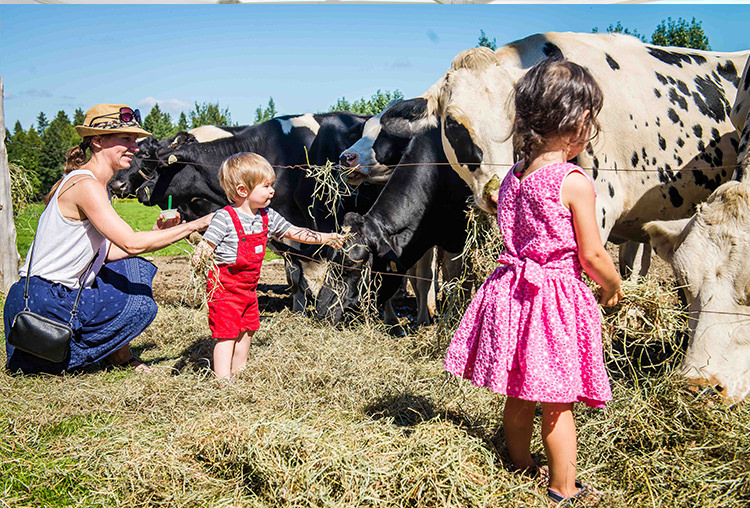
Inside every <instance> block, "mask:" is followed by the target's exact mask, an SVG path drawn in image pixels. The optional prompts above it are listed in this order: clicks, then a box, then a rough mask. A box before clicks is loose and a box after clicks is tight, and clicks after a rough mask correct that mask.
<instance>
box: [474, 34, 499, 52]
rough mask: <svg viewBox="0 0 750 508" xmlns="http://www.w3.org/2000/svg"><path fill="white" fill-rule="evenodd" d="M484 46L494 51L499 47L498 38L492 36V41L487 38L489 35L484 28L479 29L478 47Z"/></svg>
mask: <svg viewBox="0 0 750 508" xmlns="http://www.w3.org/2000/svg"><path fill="white" fill-rule="evenodd" d="M480 46H484V47H485V48H490V49H491V50H492V51H495V50H496V49H497V39H496V38H495V37H493V38H492V41H490V40H489V38H487V35H486V34H485V33H484V30H479V40H478V41H477V47H480Z"/></svg>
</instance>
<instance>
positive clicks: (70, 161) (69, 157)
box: [44, 136, 93, 205]
mask: <svg viewBox="0 0 750 508" xmlns="http://www.w3.org/2000/svg"><path fill="white" fill-rule="evenodd" d="M92 137H93V136H87V137H85V138H83V141H81V144H80V145H76V146H74V147H73V148H68V153H67V154H66V155H65V168H64V169H63V176H65V175H67V174H68V173H70V172H71V171H73V170H74V169H78V168H80V167H81V166H83V165H84V163H85V162H86V150H87V149H88V148H90V147H91V138H92ZM60 182H62V178H60V179H59V180H58V181H57V182H55V184H54V185H53V186H52V188H51V189H50V190H49V192H48V193H47V195H46V196H45V197H44V204H45V205H46V204H47V203H49V201H50V199H52V196H54V195H55V191H56V190H57V187H59V186H60Z"/></svg>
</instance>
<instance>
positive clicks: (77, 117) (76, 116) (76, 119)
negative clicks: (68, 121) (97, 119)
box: [73, 108, 86, 126]
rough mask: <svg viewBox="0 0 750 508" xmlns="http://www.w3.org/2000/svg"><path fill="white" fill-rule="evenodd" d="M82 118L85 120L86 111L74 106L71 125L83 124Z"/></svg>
mask: <svg viewBox="0 0 750 508" xmlns="http://www.w3.org/2000/svg"><path fill="white" fill-rule="evenodd" d="M84 120H86V113H84V112H83V110H82V109H81V108H76V110H75V112H74V113H73V126H76V125H83V122H84Z"/></svg>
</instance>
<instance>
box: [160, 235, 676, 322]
mask: <svg viewBox="0 0 750 508" xmlns="http://www.w3.org/2000/svg"><path fill="white" fill-rule="evenodd" d="M607 250H608V252H609V253H610V255H611V256H612V259H613V260H614V261H615V266H617V259H618V256H617V246H616V245H612V244H609V243H608V244H607ZM150 261H151V262H152V263H154V264H155V265H156V266H157V267H158V268H159V271H158V272H157V274H156V278H155V279H154V297H155V299H156V301H157V302H159V303H160V304H173V305H188V306H191V307H199V306H200V305H201V303H202V301H203V297H204V290H205V287H203V288H200V287H198V286H197V285H196V282H195V281H191V277H190V273H191V272H190V270H191V269H190V264H189V259H188V257H187V256H166V257H153V258H150ZM649 274H650V275H651V276H655V277H656V278H657V279H659V280H671V279H672V277H673V275H672V268H671V267H670V266H669V264H667V263H666V262H665V261H664V260H662V259H661V258H659V257H658V256H656V255H655V254H654V255H652V257H651V268H650V269H649ZM258 302H259V304H260V310H261V314H272V313H275V312H278V311H280V310H281V309H284V308H291V306H292V297H291V293H290V291H289V286H288V284H287V281H286V275H285V273H284V261H283V260H282V259H274V260H271V261H266V262H265V263H263V268H262V270H261V276H260V282H259V283H258ZM394 308H395V310H396V312H397V313H398V314H399V315H401V316H409V317H414V315H415V314H416V300H415V299H414V297H413V293H412V292H411V291H410V290H409V291H408V292H407V293H405V294H400V295H397V298H396V299H395V302H394Z"/></svg>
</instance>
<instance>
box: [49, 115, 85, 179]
mask: <svg viewBox="0 0 750 508" xmlns="http://www.w3.org/2000/svg"><path fill="white" fill-rule="evenodd" d="M80 142H81V138H80V137H79V136H78V134H76V131H75V129H74V128H73V125H72V124H71V123H70V120H69V119H68V115H67V114H65V111H59V112H58V113H57V116H56V117H55V119H54V120H52V121H51V122H50V124H49V126H48V127H47V128H46V129H45V130H44V134H43V135H42V139H41V148H42V149H41V153H40V155H39V180H40V181H41V189H40V190H41V191H42V192H43V193H46V192H47V191H49V189H50V188H51V187H52V185H53V184H54V183H55V182H56V181H57V180H59V179H60V177H61V176H62V171H63V166H64V164H65V155H66V154H67V152H68V148H70V147H72V146H73V145H77V144H79V143H80Z"/></svg>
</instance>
